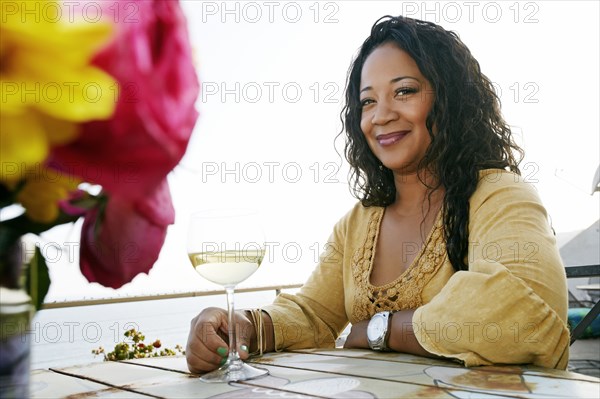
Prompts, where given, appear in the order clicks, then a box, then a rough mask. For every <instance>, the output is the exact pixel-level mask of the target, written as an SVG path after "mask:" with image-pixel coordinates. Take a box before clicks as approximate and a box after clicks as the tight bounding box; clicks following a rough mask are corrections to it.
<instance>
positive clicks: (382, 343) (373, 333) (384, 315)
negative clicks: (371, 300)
mask: <svg viewBox="0 0 600 399" xmlns="http://www.w3.org/2000/svg"><path fill="white" fill-rule="evenodd" d="M393 313H394V312H389V311H385V312H379V313H375V314H374V315H373V317H371V320H370V321H369V325H368V326H367V340H368V341H369V347H370V348H371V349H373V350H374V351H386V350H388V346H387V343H388V337H389V335H390V330H391V328H390V326H391V324H392V315H393Z"/></svg>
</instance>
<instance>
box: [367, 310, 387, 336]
mask: <svg viewBox="0 0 600 399" xmlns="http://www.w3.org/2000/svg"><path fill="white" fill-rule="evenodd" d="M385 323H386V321H385V320H384V318H383V317H382V316H381V315H375V317H373V318H372V319H371V321H370V322H369V325H368V327H367V338H368V339H369V340H371V341H375V340H376V339H377V338H379V337H381V336H382V335H383V331H384V330H385V327H386V326H385Z"/></svg>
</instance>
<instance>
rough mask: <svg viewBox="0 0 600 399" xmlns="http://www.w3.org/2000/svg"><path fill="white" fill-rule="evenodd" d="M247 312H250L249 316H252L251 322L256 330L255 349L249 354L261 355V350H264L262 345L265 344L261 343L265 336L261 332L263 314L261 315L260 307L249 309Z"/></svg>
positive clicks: (262, 328)
mask: <svg viewBox="0 0 600 399" xmlns="http://www.w3.org/2000/svg"><path fill="white" fill-rule="evenodd" d="M248 312H250V316H251V317H252V324H253V325H254V329H255V332H256V346H257V348H256V350H255V351H254V352H252V353H250V354H249V355H250V356H255V355H259V356H262V355H263V351H264V346H265V344H264V343H263V341H264V339H265V336H264V333H263V330H264V323H263V316H262V309H260V308H259V309H251V310H248Z"/></svg>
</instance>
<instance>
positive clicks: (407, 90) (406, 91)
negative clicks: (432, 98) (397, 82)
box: [396, 87, 417, 96]
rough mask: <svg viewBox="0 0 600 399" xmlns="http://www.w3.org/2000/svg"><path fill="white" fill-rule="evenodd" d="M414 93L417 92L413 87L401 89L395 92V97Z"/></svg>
mask: <svg viewBox="0 0 600 399" xmlns="http://www.w3.org/2000/svg"><path fill="white" fill-rule="evenodd" d="M416 92H417V89H415V88H413V87H401V88H399V89H397V90H396V95H399V96H405V95H407V94H413V93H416Z"/></svg>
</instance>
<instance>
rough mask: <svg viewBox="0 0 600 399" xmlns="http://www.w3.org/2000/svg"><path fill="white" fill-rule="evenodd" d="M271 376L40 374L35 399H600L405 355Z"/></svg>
mask: <svg viewBox="0 0 600 399" xmlns="http://www.w3.org/2000/svg"><path fill="white" fill-rule="evenodd" d="M251 362H252V363H254V364H255V365H257V366H259V367H264V368H267V369H268V370H269V371H270V375H269V376H267V377H261V378H257V379H254V380H250V381H245V382H241V383H230V384H222V383H204V382H202V381H200V380H199V379H198V378H197V377H196V376H195V375H192V374H190V373H189V372H188V371H187V366H186V362H185V358H184V357H182V356H173V357H158V358H149V359H138V360H131V361H124V362H101V363H92V364H89V365H84V366H80V367H69V368H62V369H50V370H35V371H33V372H32V381H31V396H32V398H59V397H67V396H68V397H85V398H89V397H104V398H147V397H155V398H156V397H158V398H215V399H216V398H231V399H235V398H240V399H241V398H298V399H300V398H355V399H357V398H365V399H367V398H403V397H410V398H415V397H421V398H425V397H427V398H429V397H436V398H472V397H476V398H481V397H486V398H500V397H504V398H506V397H508V398H517V397H518V398H559V397H565V398H573V397H575V398H586V397H587V398H596V399H597V398H598V394H599V392H600V379H598V378H594V377H589V376H586V375H583V374H577V373H571V372H567V371H561V370H553V369H544V368H539V367H533V366H486V367H476V368H464V367H462V366H460V365H459V364H458V363H455V362H451V361H445V360H435V359H428V358H423V357H419V356H413V355H407V354H400V353H380V352H373V351H369V350H348V349H330V350H324V349H320V350H319V349H314V350H302V351H293V352H279V353H269V354H266V355H264V356H263V357H261V358H254V359H253V360H252V361H251Z"/></svg>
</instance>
